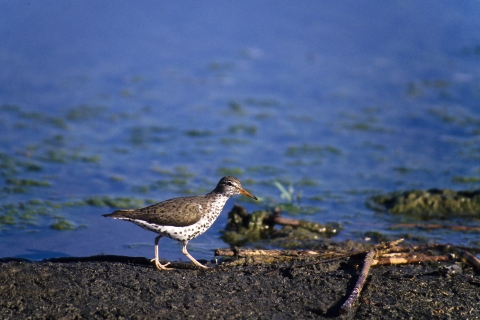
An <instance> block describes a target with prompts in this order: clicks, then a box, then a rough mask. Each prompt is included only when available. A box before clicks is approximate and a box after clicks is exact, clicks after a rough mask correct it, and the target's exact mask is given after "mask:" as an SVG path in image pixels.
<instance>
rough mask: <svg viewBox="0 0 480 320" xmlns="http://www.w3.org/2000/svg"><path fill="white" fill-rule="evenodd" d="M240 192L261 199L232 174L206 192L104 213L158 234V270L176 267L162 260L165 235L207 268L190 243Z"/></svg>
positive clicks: (183, 251) (208, 226) (156, 251)
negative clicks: (190, 250) (161, 244)
mask: <svg viewBox="0 0 480 320" xmlns="http://www.w3.org/2000/svg"><path fill="white" fill-rule="evenodd" d="M237 194H243V195H246V196H248V197H250V198H252V199H255V200H258V199H257V197H255V196H254V195H252V194H251V193H250V192H248V191H247V190H245V189H243V187H242V184H241V183H240V180H238V179H237V178H235V177H232V176H226V177H223V178H221V179H220V181H219V182H218V184H217V186H216V187H215V189H213V191H212V192H210V193H207V194H205V195H199V196H189V197H180V198H173V199H170V200H165V201H162V202H159V203H156V204H153V205H151V206H148V207H144V208H138V209H127V210H117V211H114V212H112V213H109V214H104V215H103V216H104V217H110V218H113V219H121V220H127V221H130V222H133V223H135V224H136V225H138V226H140V227H142V228H143V229H146V230H149V231H153V232H155V233H157V234H158V236H157V237H156V238H155V258H154V259H152V260H151V262H154V263H155V267H156V268H157V269H158V270H173V268H167V266H168V265H169V264H170V262H167V263H166V264H161V263H160V261H159V255H158V242H159V241H160V239H161V238H162V237H169V238H171V239H173V240H176V241H179V242H181V243H182V244H183V248H182V253H183V254H184V255H186V256H187V257H188V258H189V259H190V260H191V261H192V262H193V263H194V264H195V265H196V266H198V267H201V268H205V269H208V267H206V266H204V265H203V264H201V263H200V262H198V261H197V260H195V258H194V257H192V256H191V255H190V254H189V253H188V251H187V243H188V242H189V241H190V240H192V239H194V238H196V237H198V236H199V235H201V234H202V233H204V232H205V231H207V230H208V228H210V226H211V225H212V224H213V223H214V222H215V220H216V219H217V217H218V216H219V215H220V213H221V212H222V209H223V207H224V206H225V203H226V202H227V200H228V199H229V198H230V197H232V196H234V195H237Z"/></svg>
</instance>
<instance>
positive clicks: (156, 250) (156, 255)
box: [150, 236, 173, 270]
mask: <svg viewBox="0 0 480 320" xmlns="http://www.w3.org/2000/svg"><path fill="white" fill-rule="evenodd" d="M161 237H162V236H158V237H156V238H155V258H154V259H152V260H150V262H154V261H155V267H157V269H158V270H173V268H167V266H168V265H169V264H170V262H167V263H165V264H161V263H160V261H159V260H158V241H160V238H161Z"/></svg>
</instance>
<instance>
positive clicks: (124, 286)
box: [0, 256, 480, 319]
mask: <svg viewBox="0 0 480 320" xmlns="http://www.w3.org/2000/svg"><path fill="white" fill-rule="evenodd" d="M204 262H205V261H202V263H204ZM172 265H173V267H174V268H176V270H173V271H166V272H164V271H159V270H156V269H155V268H154V267H153V264H152V263H151V262H150V260H149V259H146V258H142V257H125V256H92V257H79V258H75V257H71V258H56V259H49V260H45V261H29V260H25V259H15V258H3V259H0V318H2V319H24V318H27V317H31V318H90V319H91V318H93V319H113V318H122V317H124V318H131V319H146V318H171V319H181V318H186V317H193V318H207V319H210V318H232V319H245V318H257V319H267V318H268V319H271V318H276V319H284V318H285V319H286V318H291V317H296V318H301V319H303V318H315V319H322V318H332V317H334V318H335V317H339V318H342V319H349V318H355V319H385V318H414V319H425V318H431V317H436V318H469V319H476V318H480V310H479V308H478V306H479V304H480V290H479V289H480V273H479V272H478V271H475V270H474V269H473V268H472V267H470V266H469V265H467V264H464V263H462V262H455V261H446V262H427V263H420V264H414V265H382V266H373V267H372V268H371V271H370V273H369V276H368V279H367V282H366V284H365V287H364V288H363V291H362V292H361V294H360V297H359V299H358V300H357V301H356V303H355V304H354V306H353V308H352V310H351V312H349V313H348V314H346V315H343V316H339V310H340V307H341V305H342V304H343V303H344V302H345V301H346V299H347V298H348V296H349V294H350V292H351V291H352V289H353V287H354V285H355V282H356V280H357V279H358V277H359V273H360V271H359V268H357V267H355V266H354V265H351V264H349V263H347V259H336V260H334V261H330V262H322V263H307V264H305V263H304V261H297V262H294V261H289V262H280V263H271V264H249V263H245V264H242V265H228V264H223V265H218V266H214V267H213V268H211V269H208V270H205V271H204V270H199V269H196V268H195V267H194V266H193V264H191V263H183V262H182V263H179V262H175V263H172ZM207 265H209V266H213V265H212V263H211V262H207Z"/></svg>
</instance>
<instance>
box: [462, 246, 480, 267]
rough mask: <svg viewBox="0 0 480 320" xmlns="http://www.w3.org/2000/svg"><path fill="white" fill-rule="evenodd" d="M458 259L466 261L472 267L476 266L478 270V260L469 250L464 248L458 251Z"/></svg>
mask: <svg viewBox="0 0 480 320" xmlns="http://www.w3.org/2000/svg"><path fill="white" fill-rule="evenodd" d="M460 259H461V260H462V261H463V262H465V263H468V264H469V265H471V266H472V267H474V268H476V269H477V270H480V260H478V259H477V258H476V257H475V256H474V255H472V254H471V253H470V252H468V251H465V250H462V251H460Z"/></svg>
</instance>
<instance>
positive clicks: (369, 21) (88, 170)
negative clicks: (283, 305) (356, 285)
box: [0, 1, 480, 259]
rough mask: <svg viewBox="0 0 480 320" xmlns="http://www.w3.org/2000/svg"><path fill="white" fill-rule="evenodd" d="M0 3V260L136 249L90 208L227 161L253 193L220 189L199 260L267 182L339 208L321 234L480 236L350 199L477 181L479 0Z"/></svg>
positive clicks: (193, 188) (170, 187) (163, 194)
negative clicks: (331, 226) (423, 224)
mask: <svg viewBox="0 0 480 320" xmlns="http://www.w3.org/2000/svg"><path fill="white" fill-rule="evenodd" d="M1 7H2V10H0V12H1V13H0V17H1V21H2V26H3V28H2V29H1V30H0V39H1V40H0V43H1V49H0V69H1V70H2V71H1V72H0V127H1V128H2V134H1V135H0V165H1V170H2V171H1V173H2V177H1V179H0V188H1V192H0V199H1V203H2V206H3V209H2V210H3V211H2V212H0V239H1V241H0V256H3V257H6V256H12V257H24V258H32V259H41V258H48V257H59V256H79V255H80V256H83V255H93V254H102V253H104V254H123V255H131V256H147V257H150V256H152V254H153V239H154V236H155V235H154V234H153V233H149V232H146V231H144V230H142V229H141V228H139V227H137V226H135V225H133V224H131V223H127V222H122V221H113V220H110V219H105V218H103V217H102V216H101V214H103V213H108V212H111V211H113V210H114V209H115V208H116V207H138V206H142V205H146V204H150V203H153V202H158V201H161V200H165V199H169V198H172V197H177V196H184V195H191V194H201V193H206V192H209V191H211V190H212V189H213V188H214V186H215V185H216V183H217V182H218V180H219V179H220V178H221V177H222V176H224V175H227V174H231V175H235V176H237V177H238V178H240V179H241V181H242V182H243V185H244V187H245V188H246V189H247V190H249V191H251V192H252V193H253V194H255V195H256V196H258V197H260V198H261V201H259V202H257V203H254V202H250V201H246V199H245V198H241V197H236V198H234V199H231V200H230V201H229V202H228V203H227V205H226V207H225V209H224V214H222V215H221V216H220V217H219V219H218V220H217V222H216V223H215V224H214V226H213V227H212V228H211V229H210V230H208V232H207V233H206V234H204V235H203V236H201V237H199V238H197V239H195V240H193V241H192V242H191V243H190V244H189V251H190V252H191V253H192V254H193V255H194V256H195V257H196V258H198V259H202V258H206V259H209V258H211V257H212V250H213V249H215V248H218V247H225V246H226V244H225V243H223V242H222V241H221V240H220V239H219V236H220V230H221V229H222V228H223V227H224V226H225V223H226V212H227V211H228V210H230V208H231V207H232V205H233V203H234V202H237V203H240V204H242V205H244V206H246V207H247V208H248V209H249V210H256V209H265V208H271V207H274V206H275V205H278V204H279V203H282V202H283V201H284V200H282V198H281V193H280V191H279V189H278V188H277V187H275V185H274V182H275V181H278V182H280V183H281V184H282V185H284V186H285V188H287V189H288V188H290V189H291V190H292V194H293V196H294V199H295V200H294V204H295V206H296V207H298V208H299V210H297V211H296V212H284V213H283V214H285V215H290V216H294V217H297V218H304V219H309V220H312V221H317V222H329V221H330V222H339V223H341V224H342V225H343V230H342V231H341V232H340V234H339V235H338V236H337V237H335V239H336V240H344V239H354V240H365V238H367V237H368V235H369V234H372V232H373V233H375V232H381V233H382V234H385V235H387V236H390V237H392V238H396V237H402V236H405V234H407V233H408V234H409V235H411V238H412V240H411V241H420V242H430V241H434V242H441V243H454V244H461V245H470V246H478V233H464V232H454V231H439V230H433V231H432V230H430V231H429V230H423V231H419V230H391V229H390V226H391V225H392V224H395V223H403V222H414V223H417V222H419V221H416V220H415V219H413V218H406V217H402V216H391V215H389V214H384V213H375V212H373V211H371V210H369V209H368V208H367V207H366V205H365V201H366V199H367V198H368V197H369V196H371V195H374V194H382V193H386V192H390V191H397V190H410V189H428V188H449V189H455V190H473V189H478V187H479V185H480V165H479V163H480V162H479V160H480V147H479V140H480V111H479V108H478V101H479V98H480V81H479V74H480V63H479V62H480V52H479V47H480V39H479V33H478V31H477V30H479V28H480V18H479V17H480V15H479V13H480V4H479V3H478V2H476V1H464V2H461V3H452V2H444V1H440V2H438V1H422V2H417V1H390V2H383V1H373V2H369V3H358V2H356V1H345V2H335V3H332V2H302V3H301V4H297V3H295V4H293V3H288V2H273V1H272V2H270V1H265V2H261V3H258V2H255V1H246V2H241V3H231V2H194V1H185V2H176V3H167V4H166V3H162V4H158V3H156V2H153V1H143V2H141V3H138V2H135V3H133V2H132V3H127V2H124V3H121V4H120V3H109V2H96V1H82V2H78V3H76V2H62V3H51V2H46V1H45V2H44V1H36V2H24V1H16V2H4V3H3V4H1ZM429 222H433V223H445V224H452V225H470V226H479V225H480V223H479V221H478V219H475V220H472V219H450V220H448V221H429ZM59 229H61V230H59ZM372 241H374V240H372ZM161 244H164V245H162V246H161V256H162V257H164V258H169V259H184V257H183V255H182V254H181V245H180V244H178V243H175V242H173V241H171V240H169V239H162V242H161Z"/></svg>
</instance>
